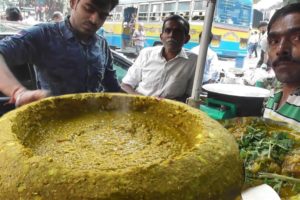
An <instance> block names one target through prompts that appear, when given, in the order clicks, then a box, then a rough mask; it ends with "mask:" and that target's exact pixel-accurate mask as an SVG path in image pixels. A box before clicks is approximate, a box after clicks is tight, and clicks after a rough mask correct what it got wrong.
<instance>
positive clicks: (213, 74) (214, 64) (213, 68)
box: [191, 45, 220, 83]
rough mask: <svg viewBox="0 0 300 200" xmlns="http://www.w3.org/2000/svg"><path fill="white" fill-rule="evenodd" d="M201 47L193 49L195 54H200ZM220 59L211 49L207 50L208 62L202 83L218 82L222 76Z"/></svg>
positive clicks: (206, 62)
mask: <svg viewBox="0 0 300 200" xmlns="http://www.w3.org/2000/svg"><path fill="white" fill-rule="evenodd" d="M199 48H200V45H198V46H196V47H194V48H192V49H191V51H192V52H194V53H195V54H197V55H198V54H199ZM219 70H220V69H219V59H218V55H217V54H216V52H214V51H213V50H211V49H210V48H209V47H208V48H207V54H206V61H205V69H204V74H203V80H202V82H203V83H204V82H207V81H209V80H212V81H217V80H218V79H219V76H220V71H219Z"/></svg>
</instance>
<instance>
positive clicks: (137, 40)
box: [132, 30, 145, 47]
mask: <svg viewBox="0 0 300 200" xmlns="http://www.w3.org/2000/svg"><path fill="white" fill-rule="evenodd" d="M132 39H133V40H134V44H135V46H140V47H144V45H145V32H144V31H139V30H135V31H134V32H133V35H132Z"/></svg>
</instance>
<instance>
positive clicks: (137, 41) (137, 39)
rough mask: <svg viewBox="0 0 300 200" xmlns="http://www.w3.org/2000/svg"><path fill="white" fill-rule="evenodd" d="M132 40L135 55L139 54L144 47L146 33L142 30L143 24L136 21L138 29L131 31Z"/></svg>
mask: <svg viewBox="0 0 300 200" xmlns="http://www.w3.org/2000/svg"><path fill="white" fill-rule="evenodd" d="M132 40H133V42H134V46H135V51H136V55H139V54H140V51H141V50H142V49H143V48H144V45H145V40H146V35H145V31H144V24H143V23H142V22H139V23H138V29H137V30H135V31H134V32H133V35H132Z"/></svg>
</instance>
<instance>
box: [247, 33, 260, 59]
mask: <svg viewBox="0 0 300 200" xmlns="http://www.w3.org/2000/svg"><path fill="white" fill-rule="evenodd" d="M258 40H259V36H258V34H257V32H256V31H254V32H252V33H251V35H250V37H249V41H248V57H249V58H252V55H253V53H254V56H255V58H257V45H258Z"/></svg>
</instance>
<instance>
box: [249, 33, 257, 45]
mask: <svg viewBox="0 0 300 200" xmlns="http://www.w3.org/2000/svg"><path fill="white" fill-rule="evenodd" d="M258 41H259V35H258V34H254V33H253V34H252V35H250V37H249V40H248V43H249V44H250V43H253V44H255V43H258Z"/></svg>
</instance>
